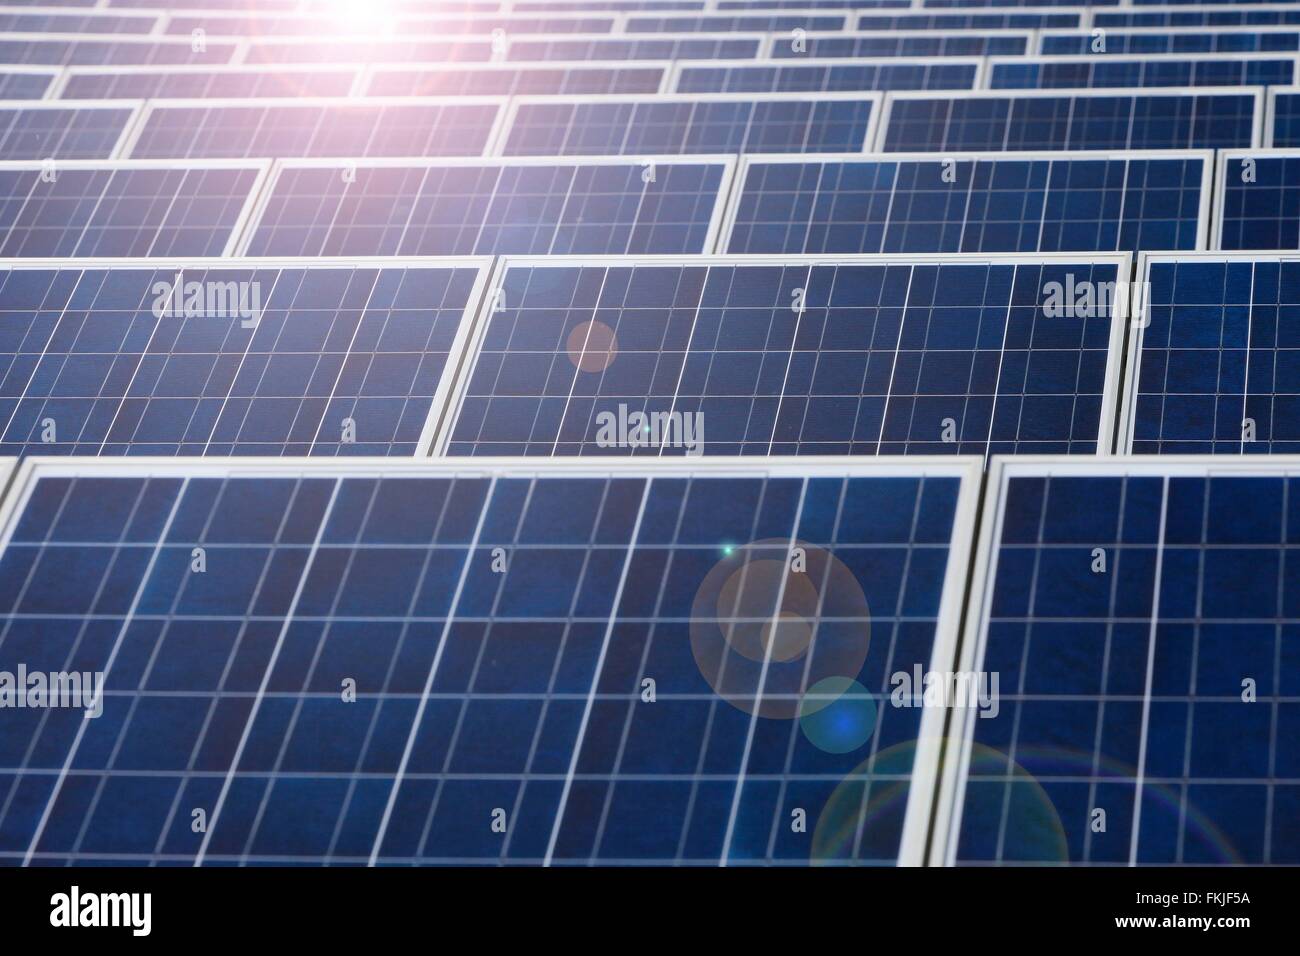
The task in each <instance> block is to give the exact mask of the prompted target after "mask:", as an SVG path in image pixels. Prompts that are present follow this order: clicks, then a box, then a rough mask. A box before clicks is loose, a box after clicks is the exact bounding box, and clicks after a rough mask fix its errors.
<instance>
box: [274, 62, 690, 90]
mask: <svg viewBox="0 0 1300 956" xmlns="http://www.w3.org/2000/svg"><path fill="white" fill-rule="evenodd" d="M672 67H673V61H672V60H572V61H569V60H555V61H549V60H547V61H543V60H521V61H514V60H487V61H484V62H470V63H455V62H447V63H418V62H417V63H372V64H370V65H369V66H364V67H361V68H360V69H361V70H362V71H363V73H362V77H361V86H359V87H358V89H357V95H359V96H369V95H370V90H371V88H372V87H373V86H374V82H375V77H376V76H378V75H379V74H381V73H465V72H476V73H477V72H482V71H486V72H489V73H532V72H537V73H540V72H542V71H547V72H551V73H554V72H555V71H557V70H564V71H566V72H575V71H576V72H580V71H583V70H606V71H615V72H617V71H619V70H652V69H657V70H659V71H660V77H659V89H658V90H657V91H656V92H657V93H660V94H662V93H667V92H668V91H669V86H668V84H669V82H670V80H671V79H672ZM298 69H301V67H299V68H298ZM379 95H380V96H392V95H394V94H391V93H388V94H384V93H381V94H379ZM441 95H442V96H452V95H456V96H460V95H462V94H450V93H444V94H441ZM464 95H477V94H464ZM492 95H496V94H492ZM503 95H516V96H517V95H522V94H503ZM527 95H547V96H566V95H567V96H577V95H581V96H600V97H605V96H638V95H643V94H637V93H582V94H527Z"/></svg>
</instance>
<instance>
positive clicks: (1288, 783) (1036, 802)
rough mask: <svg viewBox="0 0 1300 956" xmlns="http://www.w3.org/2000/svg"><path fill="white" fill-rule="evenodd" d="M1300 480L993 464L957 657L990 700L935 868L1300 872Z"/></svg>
mask: <svg viewBox="0 0 1300 956" xmlns="http://www.w3.org/2000/svg"><path fill="white" fill-rule="evenodd" d="M1295 481H1296V478H1295V471H1294V464H1288V465H1269V464H1268V463H1266V462H1262V461H1260V460H1258V459H1256V460H1254V461H1252V463H1251V464H1250V465H1249V466H1246V465H1236V466H1234V465H1231V464H1230V463H1228V462H1225V461H1223V460H1222V459H1216V460H1214V463H1213V464H1210V463H1209V462H1208V461H1201V462H1195V461H1186V462H1183V463H1180V464H1165V463H1156V462H1150V461H1146V462H1132V461H1111V462H1098V463H1089V462H1083V461H1080V460H1077V459H1075V460H1071V461H1070V462H1069V463H1068V464H1067V463H1046V462H1040V463H1030V462H1024V463H1019V462H1014V461H1010V460H1004V461H1003V463H1002V467H1001V469H1000V470H997V471H995V472H994V473H993V474H992V475H991V481H990V485H991V487H990V491H989V493H988V495H987V496H986V510H985V517H984V522H985V524H986V526H988V527H991V528H992V538H991V542H989V543H988V544H987V546H986V547H987V550H986V553H984V554H982V555H981V556H980V561H979V565H978V567H979V570H978V571H977V573H976V577H975V580H974V581H973V582H972V594H973V595H974V597H973V600H972V605H971V609H970V611H968V621H970V626H969V630H968V632H967V635H966V640H965V642H964V644H963V647H964V651H963V657H964V658H965V659H964V660H963V662H962V664H961V668H962V670H963V671H965V670H968V669H969V670H973V671H975V672H978V673H981V674H987V675H992V674H998V675H999V681H1000V685H1001V694H1000V696H1001V702H1000V706H999V708H998V709H997V711H996V712H992V711H988V712H984V713H981V714H980V716H979V717H976V716H975V714H974V711H973V709H970V708H966V709H959V710H957V711H955V713H956V714H957V723H956V726H955V730H954V736H955V737H957V740H956V741H954V742H951V743H950V747H949V749H950V751H952V750H956V752H957V753H958V754H959V759H958V760H957V761H954V762H952V764H951V765H950V767H951V770H950V773H949V774H948V782H949V783H950V784H951V786H952V790H951V791H950V792H953V793H954V794H955V801H954V805H953V806H951V807H949V808H947V810H946V812H943V813H942V814H941V817H940V819H939V821H938V823H937V826H936V836H937V839H936V844H937V852H936V853H935V857H936V862H941V863H942V862H946V863H950V864H951V863H956V864H959V865H961V864H969V865H989V864H1023V863H1037V864H1040V865H1041V864H1053V863H1055V864H1060V863H1071V864H1076V865H1079V864H1095V865H1116V864H1118V865H1124V864H1129V865H1133V864H1139V865H1142V864H1162V865H1172V864H1201V865H1209V864H1218V865H1222V864H1229V863H1274V864H1282V863H1296V862H1300V831H1298V830H1297V828H1296V826H1295V821H1296V820H1297V819H1298V818H1300V788H1297V787H1296V786H1295V777H1296V775H1297V774H1296V767H1295V762H1296V753H1297V751H1296V748H1295V747H1294V745H1293V740H1294V730H1295V724H1296V707H1295V704H1294V699H1295V696H1296V693H1297V690H1296V686H1295V676H1296V673H1297V672H1296V668H1295V666H1294V661H1295V656H1296V648H1295V634H1294V628H1293V627H1292V626H1291V625H1290V624H1289V623H1288V619H1293V618H1294V616H1295V613H1296V609H1295V607H1294V601H1295V598H1294V593H1293V588H1291V586H1290V582H1291V580H1292V578H1293V576H1294V572H1293V570H1292V569H1291V568H1288V566H1287V559H1288V557H1290V556H1291V555H1292V554H1293V549H1294V547H1295V545H1294V541H1295V537H1296V530H1295V519H1294V504H1291V505H1288V502H1292V503H1293V502H1294V501H1295V500H1296V495H1293V494H1291V491H1292V489H1293V488H1294V487H1295ZM1099 562H1101V563H1100V564H1099ZM1293 563H1294V562H1292V564H1293ZM1099 567H1100V568H1101V570H1100V571H1099V570H1098V569H1099ZM1248 683H1249V685H1250V686H1251V687H1252V688H1254V690H1253V692H1252V693H1253V696H1252V697H1251V699H1250V701H1249V702H1246V701H1247V697H1246V692H1245V690H1244V689H1243V688H1245V687H1246V686H1247V684H1248ZM1099 811H1100V813H1099Z"/></svg>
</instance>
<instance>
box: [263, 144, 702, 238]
mask: <svg viewBox="0 0 1300 956" xmlns="http://www.w3.org/2000/svg"><path fill="white" fill-rule="evenodd" d="M340 172H341V171H340V170H339V169H338V168H322V167H311V168H293V167H289V168H286V169H284V170H282V172H281V173H280V175H279V177H278V178H277V179H276V182H275V186H274V188H273V190H272V192H271V194H270V197H269V199H268V200H267V205H266V207H265V210H264V212H263V213H262V216H261V218H260V219H259V221H258V223H257V225H256V231H255V232H254V233H253V237H252V243H251V245H250V246H249V247H248V254H249V255H254V256H268V255H269V256H319V255H341V256H357V255H362V256H367V255H374V256H378V255H422V256H427V255H502V254H514V255H548V254H552V253H554V254H557V255H560V254H574V255H577V254H583V255H600V254H625V253H678V254H684V253H700V252H711V251H712V248H711V242H712V236H711V235H710V229H709V227H710V225H711V224H712V223H713V221H714V220H715V210H716V209H717V207H718V204H719V203H720V202H721V201H722V199H721V195H720V192H721V190H722V186H723V181H724V178H725V177H726V175H727V173H728V169H727V167H726V166H725V165H723V164H722V163H720V162H714V163H689V162H683V163H667V162H662V163H656V164H649V165H645V164H642V163H638V162H626V163H599V164H591V165H582V164H574V163H562V162H556V163H546V164H538V165H531V164H530V165H510V164H484V165H477V164H476V165H463V166H380V167H363V168H359V169H355V170H353V173H354V178H353V179H351V180H350V181H345V180H344V177H343V176H342V175H340Z"/></svg>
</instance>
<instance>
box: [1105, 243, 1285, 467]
mask: <svg viewBox="0 0 1300 956" xmlns="http://www.w3.org/2000/svg"><path fill="white" fill-rule="evenodd" d="M1146 281H1147V283H1148V285H1147V287H1146V289H1145V290H1144V291H1145V295H1146V298H1147V306H1146V319H1145V323H1146V324H1145V326H1140V327H1139V328H1137V330H1136V332H1135V334H1134V336H1133V337H1132V338H1133V341H1132V345H1131V350H1132V353H1133V357H1132V358H1131V360H1130V362H1129V366H1130V368H1132V369H1134V372H1133V374H1132V375H1131V376H1130V380H1129V392H1130V395H1129V396H1128V400H1127V403H1126V414H1125V416H1124V420H1125V423H1126V426H1127V435H1128V437H1129V441H1128V445H1129V446H1131V448H1132V451H1133V452H1134V453H1163V454H1178V453H1189V454H1190V453H1196V454H1203V453H1213V454H1233V455H1235V454H1246V455H1262V454H1270V453H1273V454H1280V453H1285V452H1296V451H1300V429H1297V424H1296V423H1297V422H1300V414H1297V413H1298V412H1300V376H1298V375H1297V371H1296V369H1297V366H1296V362H1295V356H1296V355H1297V354H1298V353H1297V351H1296V348H1297V342H1296V340H1295V335H1294V333H1293V332H1292V331H1291V326H1292V325H1293V324H1294V323H1293V322H1291V321H1290V319H1291V317H1292V316H1293V315H1294V313H1295V311H1296V306H1297V304H1300V292H1298V291H1297V288H1298V286H1300V262H1289V261H1286V260H1278V259H1276V258H1270V257H1268V256H1256V257H1251V256H1249V255H1247V254H1238V255H1237V257H1235V258H1233V257H1226V256H1223V255H1221V254H1214V253H1205V254H1203V255H1200V256H1192V257H1184V258H1181V259H1170V258H1167V257H1163V256H1153V257H1151V259H1150V260H1149V262H1148V264H1147V272H1146ZM1121 447H1125V445H1121Z"/></svg>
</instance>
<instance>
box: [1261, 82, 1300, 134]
mask: <svg viewBox="0 0 1300 956" xmlns="http://www.w3.org/2000/svg"><path fill="white" fill-rule="evenodd" d="M1268 117H1269V124H1268V129H1267V131H1266V132H1265V134H1264V143H1263V145H1265V146H1278V147H1285V146H1300V89H1295V88H1293V89H1270V90H1269V91H1268Z"/></svg>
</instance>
